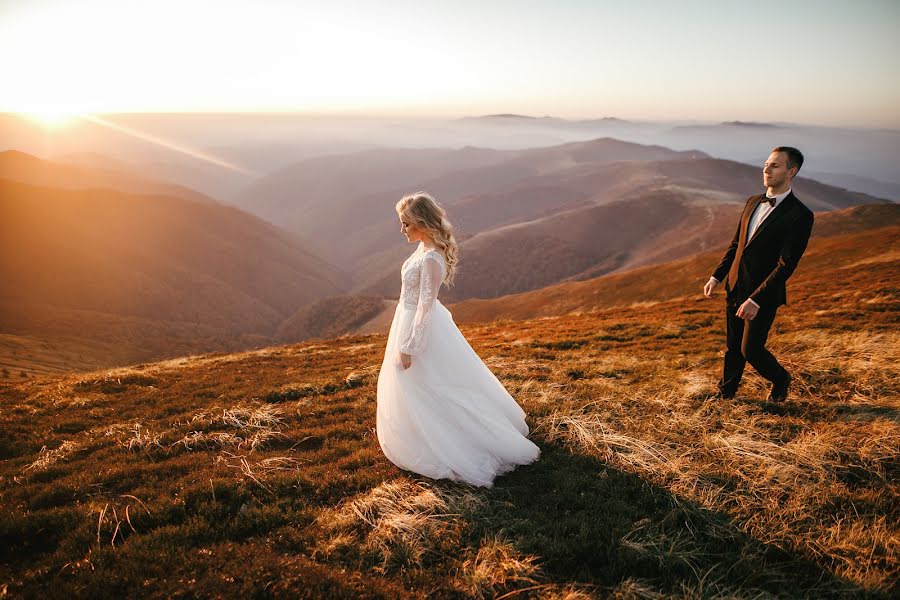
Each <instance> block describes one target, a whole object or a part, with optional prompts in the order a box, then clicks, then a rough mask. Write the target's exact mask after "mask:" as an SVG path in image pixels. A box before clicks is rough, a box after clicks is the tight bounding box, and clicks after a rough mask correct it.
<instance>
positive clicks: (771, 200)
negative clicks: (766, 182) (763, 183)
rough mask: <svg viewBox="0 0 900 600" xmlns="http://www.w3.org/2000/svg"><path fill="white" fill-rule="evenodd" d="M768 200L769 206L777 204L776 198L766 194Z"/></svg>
mask: <svg viewBox="0 0 900 600" xmlns="http://www.w3.org/2000/svg"><path fill="white" fill-rule="evenodd" d="M766 202H768V203H769V206H775V198H769V197H768V196H766Z"/></svg>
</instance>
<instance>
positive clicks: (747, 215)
mask: <svg viewBox="0 0 900 600" xmlns="http://www.w3.org/2000/svg"><path fill="white" fill-rule="evenodd" d="M763 197H764V196H757V197H756V198H755V199H754V200H753V201H752V202H750V204H749V207H750V208H749V210H746V211H744V214H743V216H742V217H741V245H740V248H741V249H743V248H746V247H747V244H749V243H750V240H748V239H747V238H748V236H747V234H748V233H750V219H752V218H753V213H755V212H756V207H757V206H759V204H760V202H762V199H763ZM757 229H759V228H757Z"/></svg>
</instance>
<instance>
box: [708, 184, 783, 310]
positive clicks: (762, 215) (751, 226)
mask: <svg viewBox="0 0 900 600" xmlns="http://www.w3.org/2000/svg"><path fill="white" fill-rule="evenodd" d="M790 193H791V188H788V189H787V191H786V192H783V193H781V194H778V195H777V196H770V195H769V192H766V198H775V206H772V205H771V204H769V203H768V202H760V203H759V204H758V205H757V206H756V210H754V211H753V214H752V215H750V222H749V223H748V224H747V241H748V242H749V241H750V238H752V237H753V234H754V233H756V230H757V229H758V228H759V226H760V225H761V224H762V222H763V221H765V220H766V217H768V216H769V215H770V214H772V211H773V210H775V209H776V208H778V205H779V204H781V202H782V201H783V200H784V199H785V198H787V195H788V194H790ZM710 279H711V280H714V281H715V282H716V283H717V284H718V283H721V282H720V281H719V280H718V279H716V278H715V277H710ZM747 300H749V301H750V302H753V304H755V305H756V308H759V304H756V302H755V301H754V300H753V298H747Z"/></svg>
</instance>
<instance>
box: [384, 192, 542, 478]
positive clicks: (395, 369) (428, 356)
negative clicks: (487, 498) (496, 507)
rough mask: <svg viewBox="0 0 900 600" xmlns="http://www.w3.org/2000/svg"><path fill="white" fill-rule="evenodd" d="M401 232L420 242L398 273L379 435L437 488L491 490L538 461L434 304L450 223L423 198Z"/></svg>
mask: <svg viewBox="0 0 900 600" xmlns="http://www.w3.org/2000/svg"><path fill="white" fill-rule="evenodd" d="M396 209H397V215H398V216H399V217H400V231H401V232H403V233H404V234H405V235H406V239H407V241H409V242H410V243H412V242H419V246H418V248H417V249H416V251H415V252H413V253H412V255H410V257H409V258H407V259H406V262H404V263H403V267H402V268H401V269H400V274H401V278H402V283H403V285H402V291H401V293H400V302H399V303H398V305H397V310H396V312H395V313H394V320H393V322H392V323H391V331H390V334H389V335H388V341H387V348H386V349H385V353H384V361H383V362H382V365H381V372H380V373H379V375H378V408H377V416H376V433H377V435H378V442H379V444H380V445H381V449H382V451H383V452H384V454H385V456H387V458H388V459H389V460H390V461H391V462H392V463H394V464H395V465H397V466H398V467H400V468H402V469H406V470H408V471H413V472H415V473H419V474H420V475H425V476H427V477H431V478H433V479H451V480H454V481H463V482H466V483H469V484H471V485H477V486H484V487H491V486H492V485H493V482H494V478H495V477H496V476H497V475H501V474H503V473H506V472H508V471H511V470H512V469H514V468H515V467H516V466H517V465H524V464H528V463H531V462H533V461H535V460H537V458H538V456H539V455H540V449H539V448H538V447H537V446H536V445H535V444H534V443H532V442H531V441H530V440H529V439H528V438H527V437H526V436H527V435H528V425H526V424H525V412H524V411H523V410H522V409H521V408H520V407H519V405H518V404H516V401H515V400H513V398H512V396H510V395H509V393H508V392H507V391H506V389H505V388H504V387H503V385H502V384H501V383H500V382H499V381H498V380H497V378H496V377H495V376H494V374H493V373H491V371H490V370H489V369H488V368H487V366H485V364H484V363H483V362H482V361H481V359H480V358H479V357H478V355H477V354H476V353H475V351H474V350H473V349H472V347H471V346H470V345H469V343H468V342H467V341H466V339H465V338H464V337H463V335H462V333H460V331H459V329H458V328H457V327H456V324H455V323H454V322H453V318H452V316H451V315H450V312H449V311H448V310H447V309H446V308H445V307H444V305H443V304H441V302H440V300H438V299H437V296H438V290H439V289H440V287H441V284H442V283H447V284H450V283H452V281H453V276H454V275H455V273H456V264H457V245H456V240H455V239H454V238H453V234H452V233H451V231H452V227H451V226H450V223H449V222H448V221H447V219H446V213H445V212H444V210H443V209H442V208H440V207H439V206H438V205H437V203H436V202H435V201H434V199H433V198H432V197H431V196H429V195H428V194H426V193H425V192H417V193H415V194H410V195H408V196H405V197H403V198H402V199H401V200H400V202H398V203H397V206H396Z"/></svg>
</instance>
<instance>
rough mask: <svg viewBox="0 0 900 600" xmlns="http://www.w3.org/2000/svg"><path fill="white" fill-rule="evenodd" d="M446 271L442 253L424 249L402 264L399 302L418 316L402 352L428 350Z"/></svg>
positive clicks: (415, 352) (413, 352)
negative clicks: (432, 324) (414, 309)
mask: <svg viewBox="0 0 900 600" xmlns="http://www.w3.org/2000/svg"><path fill="white" fill-rule="evenodd" d="M445 269H446V267H445V263H444V257H443V256H442V255H441V253H440V252H438V251H437V250H425V249H424V247H422V246H420V247H419V249H418V250H416V251H415V252H414V253H413V254H412V255H410V257H409V258H407V259H406V262H404V263H403V267H402V268H401V269H400V276H401V279H402V282H403V285H402V288H401V291H400V301H401V302H403V303H404V304H405V305H406V306H409V307H413V306H414V307H416V316H415V319H414V321H413V327H412V330H411V331H410V335H409V338H408V339H406V340H404V341H403V342H402V343H401V344H400V350H401V351H402V352H405V353H407V354H417V353H419V352H421V351H422V349H423V348H424V347H425V343H426V341H427V339H428V323H429V321H430V316H431V310H432V308H433V306H434V302H435V301H436V300H437V295H438V291H439V290H440V287H441V282H442V281H443V279H444V270H445Z"/></svg>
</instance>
